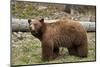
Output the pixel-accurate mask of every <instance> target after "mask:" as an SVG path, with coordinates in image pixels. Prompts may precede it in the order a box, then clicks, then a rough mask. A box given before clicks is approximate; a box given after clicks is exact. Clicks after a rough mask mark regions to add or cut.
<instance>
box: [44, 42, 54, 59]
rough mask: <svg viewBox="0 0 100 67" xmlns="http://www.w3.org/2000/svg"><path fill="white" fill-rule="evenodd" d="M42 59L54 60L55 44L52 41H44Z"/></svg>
mask: <svg viewBox="0 0 100 67" xmlns="http://www.w3.org/2000/svg"><path fill="white" fill-rule="evenodd" d="M42 60H43V61H49V60H53V44H52V43H51V42H50V41H45V42H43V43H42Z"/></svg>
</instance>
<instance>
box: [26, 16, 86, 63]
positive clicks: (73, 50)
mask: <svg viewBox="0 0 100 67" xmlns="http://www.w3.org/2000/svg"><path fill="white" fill-rule="evenodd" d="M28 23H29V29H30V32H31V34H32V35H33V36H35V37H36V38H38V39H39V40H40V41H41V44H42V60H43V61H50V60H53V59H55V58H57V57H58V56H59V48H60V47H65V48H67V49H68V53H69V55H73V56H78V57H82V58H83V57H87V55H88V41H87V33H86V30H85V29H84V27H83V26H82V25H81V24H80V23H79V21H74V20H71V19H66V20H59V21H56V22H54V23H46V22H44V18H41V19H34V20H32V19H28Z"/></svg>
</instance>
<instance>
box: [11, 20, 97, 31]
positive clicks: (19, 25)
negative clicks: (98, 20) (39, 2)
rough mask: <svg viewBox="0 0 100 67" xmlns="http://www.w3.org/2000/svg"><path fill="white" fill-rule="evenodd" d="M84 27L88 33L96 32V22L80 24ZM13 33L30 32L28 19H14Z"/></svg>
mask: <svg viewBox="0 0 100 67" xmlns="http://www.w3.org/2000/svg"><path fill="white" fill-rule="evenodd" d="M55 21H58V20H45V22H48V23H50V22H55ZM80 23H81V24H82V25H83V27H84V28H85V29H86V30H87V31H93V32H94V31H96V24H95V22H80ZM11 24H12V31H13V32H17V31H21V32H27V31H29V24H28V20H27V19H12V22H11Z"/></svg>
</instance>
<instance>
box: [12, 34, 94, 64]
mask: <svg viewBox="0 0 100 67" xmlns="http://www.w3.org/2000/svg"><path fill="white" fill-rule="evenodd" d="M23 35H26V36H25V37H23V39H22V40H17V41H15V42H12V65H27V64H46V63H64V62H66V63H67V62H80V61H95V60H96V59H95V50H96V49H95V47H96V45H95V33H88V34H87V35H88V40H89V42H88V43H89V45H88V46H89V53H88V57H87V58H80V57H75V56H70V55H69V54H68V51H67V49H65V48H60V56H59V57H57V58H56V59H55V60H53V61H47V62H43V61H42V60H41V42H40V41H39V40H38V39H36V38H35V37H33V36H32V35H31V34H30V33H23ZM13 38H15V36H13V37H12V40H13ZM16 39H17V37H16ZM62 49H63V50H62Z"/></svg>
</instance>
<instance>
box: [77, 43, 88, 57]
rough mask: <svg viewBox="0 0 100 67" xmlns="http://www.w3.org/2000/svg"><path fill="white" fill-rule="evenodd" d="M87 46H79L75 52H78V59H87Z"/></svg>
mask: <svg viewBox="0 0 100 67" xmlns="http://www.w3.org/2000/svg"><path fill="white" fill-rule="evenodd" d="M87 47H88V45H87V44H85V45H80V46H78V48H77V50H78V56H79V57H87V55H88V48H87Z"/></svg>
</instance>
